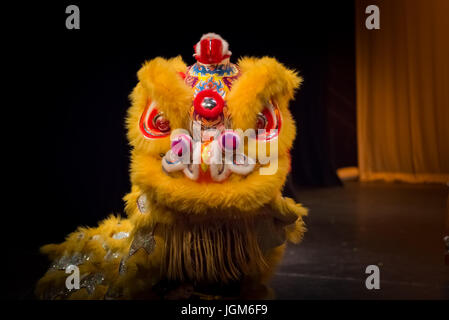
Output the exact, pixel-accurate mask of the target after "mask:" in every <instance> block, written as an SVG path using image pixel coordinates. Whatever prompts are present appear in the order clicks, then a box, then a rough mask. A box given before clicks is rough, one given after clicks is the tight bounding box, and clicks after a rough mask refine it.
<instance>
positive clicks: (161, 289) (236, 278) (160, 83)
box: [36, 57, 307, 299]
mask: <svg viewBox="0 0 449 320" xmlns="http://www.w3.org/2000/svg"><path fill="white" fill-rule="evenodd" d="M236 66H238V73H239V74H238V77H235V79H234V80H233V83H232V87H230V88H228V90H227V91H226V95H225V98H224V101H225V108H226V113H227V114H228V115H229V118H230V122H229V123H231V125H230V126H231V128H230V129H242V130H246V129H248V128H254V127H255V123H256V122H257V117H258V114H260V113H261V112H262V111H263V109H264V107H265V106H266V103H267V101H275V103H276V107H277V110H278V111H277V112H279V113H280V115H281V116H282V127H280V128H279V133H278V136H277V137H276V140H277V154H276V159H274V158H273V159H274V160H272V161H276V162H277V163H276V165H277V170H276V172H275V173H274V174H269V175H262V174H260V171H259V170H257V169H258V168H260V167H263V166H264V164H260V163H257V164H256V169H255V170H254V171H252V172H250V173H249V174H246V175H238V174H231V175H230V176H229V177H227V179H225V180H223V181H220V182H215V181H210V179H209V180H200V181H198V180H192V179H189V178H188V177H186V176H185V175H184V174H183V173H182V171H176V172H170V173H167V171H166V170H164V168H163V167H162V166H161V161H163V159H164V156H165V155H166V154H167V152H168V150H170V148H171V147H172V145H171V138H170V136H169V135H166V136H161V137H157V138H154V139H153V138H148V137H147V136H145V135H144V134H142V117H143V114H144V113H145V112H146V111H145V110H146V109H147V108H148V105H149V103H151V102H156V104H157V111H158V112H159V113H160V114H163V116H164V117H165V119H167V120H168V121H169V123H170V128H172V129H173V128H183V129H185V130H187V131H188V130H190V122H191V114H192V101H193V100H194V96H195V91H194V88H192V87H191V86H190V85H188V84H187V82H186V77H185V75H186V74H187V73H188V70H189V67H187V66H186V65H185V63H184V62H183V61H182V59H181V58H180V57H177V58H173V59H168V60H167V59H163V58H156V59H153V60H151V61H149V62H147V63H145V64H144V65H143V66H142V69H141V70H140V71H139V72H138V79H139V82H138V84H137V86H136V87H135V89H134V90H133V92H132V94H131V96H130V99H131V103H132V105H131V107H130V108H129V111H128V115H127V119H126V120H127V122H126V123H127V129H128V139H129V142H130V145H131V148H132V151H131V155H132V156H131V170H130V172H131V177H130V178H131V183H132V190H131V192H130V193H128V194H127V195H126V196H125V197H124V201H125V203H126V207H125V211H126V215H127V218H126V219H122V218H120V217H114V216H110V217H109V218H107V219H106V220H104V221H102V222H101V223H100V224H99V226H98V227H96V228H79V229H78V230H77V231H75V232H74V233H72V234H70V235H69V236H68V237H67V238H66V240H65V241H64V242H63V243H61V244H49V245H46V246H44V247H42V248H41V251H42V252H43V253H44V254H46V255H48V256H49V258H50V259H51V260H52V261H53V262H52V265H51V267H50V269H49V270H48V272H47V273H46V274H45V275H44V277H43V278H42V279H40V281H39V282H38V285H37V288H36V294H37V296H38V297H40V298H43V299H140V298H142V299H143V298H149V299H164V298H166V299H170V298H189V297H192V296H193V295H197V296H199V297H203V298H224V297H226V296H233V297H243V296H245V297H253V298H262V297H265V298H266V297H268V296H269V295H268V293H267V292H268V291H266V290H265V289H266V285H267V282H268V281H269V279H270V277H271V275H272V273H273V272H274V270H275V267H276V265H277V264H278V263H279V261H280V259H281V257H282V253H283V251H284V248H285V243H286V241H287V240H290V241H292V242H295V243H297V242H299V241H300V239H301V237H302V235H303V233H304V231H305V228H304V224H303V220H302V217H303V216H304V215H306V212H307V211H306V209H304V208H303V207H302V206H301V205H299V204H297V203H295V202H294V201H293V200H292V199H289V198H284V197H283V196H282V189H283V186H284V184H285V180H286V177H287V174H288V172H289V170H290V154H289V150H290V148H291V147H292V143H293V140H294V138H295V133H296V128H295V123H294V120H293V118H292V116H291V114H290V112H289V110H288V104H289V101H290V100H291V99H292V98H293V96H294V91H295V89H296V88H298V86H299V85H300V82H301V79H300V78H299V77H298V76H297V74H296V73H295V72H293V71H292V70H289V69H287V68H286V67H284V66H283V65H282V64H280V63H279V62H277V61H276V60H275V59H273V58H268V57H265V58H260V59H259V58H242V59H240V61H239V62H238V63H237V65H236ZM236 70H237V69H236ZM266 143H267V144H269V143H272V142H271V141H270V142H268V141H267V142H266ZM245 151H246V153H247V154H249V153H251V150H249V149H245ZM252 152H255V151H254V150H253V151H252ZM69 265H75V266H77V267H78V268H79V271H80V288H79V289H78V290H76V289H74V290H68V289H67V287H66V279H67V277H68V275H69V274H67V273H66V268H67V266H69ZM236 284H237V288H238V289H236V290H228V288H231V287H232V288H234V287H236ZM260 288H265V289H263V290H262V289H260ZM229 292H231V293H229Z"/></svg>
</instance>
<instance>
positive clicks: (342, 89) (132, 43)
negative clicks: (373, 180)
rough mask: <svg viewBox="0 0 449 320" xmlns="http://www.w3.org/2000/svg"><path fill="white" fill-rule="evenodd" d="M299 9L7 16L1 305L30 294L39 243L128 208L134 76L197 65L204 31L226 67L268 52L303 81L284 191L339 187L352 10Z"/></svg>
mask: <svg viewBox="0 0 449 320" xmlns="http://www.w3.org/2000/svg"><path fill="white" fill-rule="evenodd" d="M295 2H297V3H296V4H295V6H293V5H292V4H289V3H281V2H276V3H274V2H273V3H271V4H270V5H269V6H268V5H267V4H264V3H262V2H253V3H251V4H250V5H245V6H244V5H243V3H242V2H240V3H231V2H221V3H219V4H218V6H213V4H212V3H210V2H204V3H202V2H189V3H184V5H183V6H180V5H178V4H176V3H175V2H167V3H166V4H165V5H164V4H163V3H162V4H163V5H161V3H159V6H155V5H154V3H152V2H145V3H141V2H135V3H132V2H129V1H128V2H126V3H120V4H118V3H117V4H116V3H113V2H104V3H96V4H95V5H94V4H92V3H88V2H79V1H78V2H76V1H75V2H70V3H69V2H63V3H59V4H56V3H55V4H42V3H39V4H36V3H34V4H25V3H19V4H17V5H15V7H14V8H13V9H9V10H5V11H4V12H3V14H4V15H5V16H6V17H7V18H12V19H8V20H7V23H6V24H7V25H6V28H4V31H6V32H5V33H6V34H5V35H4V38H3V41H4V43H5V44H6V45H5V51H7V54H8V58H7V59H4V63H5V71H6V70H7V71H9V72H8V77H6V76H4V79H5V78H6V79H7V82H8V90H7V92H6V93H5V95H6V97H7V98H9V99H8V100H9V101H8V102H6V100H4V106H3V110H4V117H3V122H4V124H5V125H4V126H3V128H6V125H8V129H7V130H6V132H5V133H4V134H3V137H4V138H6V139H4V140H6V141H4V148H3V150H4V157H3V158H4V159H6V160H7V164H6V165H5V166H4V170H5V173H4V176H6V175H8V176H10V177H12V179H11V180H8V182H6V181H7V180H4V181H5V182H4V186H7V189H8V192H7V193H6V198H5V199H4V203H5V204H9V205H10V207H11V209H8V211H7V212H5V216H7V217H8V218H10V219H11V221H8V224H6V223H5V226H7V227H5V228H7V230H5V231H8V232H7V233H6V235H5V236H7V238H8V240H9V243H8V245H7V247H8V248H9V249H8V251H9V252H8V256H7V267H8V269H9V271H8V285H9V286H8V287H9V288H8V290H6V291H3V293H4V294H5V293H6V296H7V297H8V298H13V299H16V298H18V299H23V298H32V297H33V295H32V290H33V286H34V282H35V281H36V280H37V278H38V277H39V276H41V275H42V274H43V272H44V271H45V269H46V267H47V264H48V262H47V261H46V259H45V258H44V257H41V256H40V255H39V254H38V248H39V246H41V245H43V244H45V243H49V242H60V241H62V240H63V238H64V236H65V235H66V234H67V233H69V232H71V231H73V230H74V229H75V228H76V227H77V226H79V225H85V226H94V225H95V224H96V222H97V221H98V220H101V219H103V218H105V217H106V216H107V215H108V214H110V213H117V214H119V213H122V212H123V201H122V197H123V196H124V195H125V194H126V193H127V192H128V191H129V189H130V184H129V180H128V166H129V147H128V145H127V141H126V138H125V128H124V116H125V113H126V110H127V108H128V107H129V100H128V95H129V93H130V92H131V90H132V88H133V87H134V86H135V84H136V81H137V79H136V72H137V71H138V69H139V68H140V66H141V64H142V63H143V62H144V61H145V60H148V59H151V58H153V57H156V56H163V57H173V56H176V55H182V57H183V59H184V61H185V62H186V63H187V64H191V63H193V62H194V59H193V57H192V54H193V45H194V44H195V43H196V42H197V41H198V40H199V38H200V37H201V35H202V34H204V33H207V32H215V33H219V34H220V35H222V36H223V38H225V39H226V40H227V41H228V42H229V44H230V49H231V51H232V52H233V57H232V58H233V61H236V60H237V58H238V57H241V56H259V57H261V56H266V55H267V56H274V57H276V58H277V59H278V60H279V61H280V62H282V63H284V64H285V65H286V66H288V67H290V68H294V69H296V70H298V71H299V72H300V74H301V75H302V76H303V78H304V84H303V86H302V88H301V90H300V91H299V92H298V94H297V96H296V100H295V101H294V102H293V103H292V104H291V109H292V113H293V115H294V117H295V119H296V121H297V124H298V137H297V139H296V141H295V145H294V149H293V150H292V158H293V160H292V174H291V177H290V182H291V184H289V185H290V187H301V186H313V187H322V186H330V185H337V184H339V183H340V182H339V180H338V178H337V176H336V174H335V169H336V168H337V167H341V166H348V165H356V164H357V159H356V154H357V150H356V135H355V84H354V82H355V80H354V79H355V73H354V68H355V66H354V64H355V62H354V4H353V2H352V1H338V3H336V1H333V2H330V1H329V2H327V1H313V2H312V1H310V2H309V1H295ZM69 4H77V5H79V8H80V11H81V29H80V30H67V29H66V28H65V19H66V17H67V14H65V8H66V6H67V5H69ZM341 97H343V99H342V98H341ZM341 119H343V120H341ZM287 192H288V190H287Z"/></svg>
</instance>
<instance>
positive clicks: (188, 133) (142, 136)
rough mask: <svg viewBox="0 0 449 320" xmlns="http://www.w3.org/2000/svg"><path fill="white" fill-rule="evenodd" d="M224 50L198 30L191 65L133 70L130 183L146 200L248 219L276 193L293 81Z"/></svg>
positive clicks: (161, 63) (163, 62) (281, 70)
mask: <svg viewBox="0 0 449 320" xmlns="http://www.w3.org/2000/svg"><path fill="white" fill-rule="evenodd" d="M217 40H218V41H217ZM228 48H229V46H228V45H227V43H226V42H225V41H224V40H223V39H222V38H221V37H220V36H218V35H215V34H207V35H204V36H203V38H202V39H201V41H200V42H199V43H198V44H197V45H196V46H195V50H196V53H195V57H196V58H197V60H198V61H197V62H196V63H195V64H193V65H192V66H189V67H188V66H187V65H186V64H185V63H184V62H183V60H182V58H181V57H176V58H172V59H168V60H167V59H163V58H155V59H153V60H151V61H148V62H146V63H144V65H143V67H142V68H141V69H140V71H139V72H138V80H139V82H138V84H137V86H136V87H135V89H134V90H133V92H132V94H131V96H130V97H131V101H132V106H131V107H130V109H129V111H128V117H127V128H128V139H129V142H130V144H131V146H132V157H131V160H132V162H131V182H132V184H133V188H134V189H133V190H135V191H136V190H139V192H144V193H145V194H146V195H147V196H148V197H150V201H149V202H150V203H153V204H157V205H158V206H163V207H165V208H167V209H170V210H174V211H177V212H182V213H183V214H196V215H204V214H213V213H216V212H217V211H220V214H226V213H229V214H235V212H241V213H243V214H251V212H254V210H256V209H259V208H261V207H262V206H264V205H266V204H267V203H268V202H270V201H271V200H273V198H275V197H276V196H278V194H279V193H280V190H281V189H282V187H283V185H284V183H285V179H286V176H287V174H288V172H289V170H290V154H289V150H290V148H291V146H292V143H293V140H294V138H295V132H296V128H295V123H294V120H293V118H292V115H291V113H290V111H289V109H288V104H289V101H290V100H291V99H292V98H293V96H294V92H295V89H296V88H298V87H299V85H300V83H301V81H302V79H301V78H300V77H299V76H298V75H297V74H296V72H294V71H292V70H290V69H287V68H286V67H284V66H283V65H282V64H281V63H279V62H277V61H276V60H275V59H274V58H269V57H264V58H249V57H245V58H241V59H240V60H239V61H238V63H237V64H233V63H230V61H229V56H230V51H229V49H228ZM214 50H215V51H214ZM214 54H215V55H216V56H217V55H218V57H214ZM201 58H203V59H201ZM214 58H215V60H216V61H213V63H210V61H212V60H213V59H214ZM207 59H210V61H208V60H207ZM211 59H212V60H211ZM208 62H209V63H208ZM251 129H252V130H251ZM259 130H266V131H265V132H264V131H259ZM248 132H249V133H248ZM261 155H263V157H262V158H263V159H262V158H261ZM217 159H218V160H217ZM267 168H272V170H266V169H267ZM264 169H265V170H266V171H268V174H267V172H264ZM128 200H129V199H128Z"/></svg>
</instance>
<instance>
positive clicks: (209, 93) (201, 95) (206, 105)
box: [193, 89, 224, 119]
mask: <svg viewBox="0 0 449 320" xmlns="http://www.w3.org/2000/svg"><path fill="white" fill-rule="evenodd" d="M193 106H194V108H195V112H196V113H198V114H199V115H201V116H202V117H205V118H208V119H213V118H216V117H217V116H218V115H219V114H221V113H222V112H223V107H224V101H223V98H222V97H221V96H220V94H219V93H218V92H217V91H215V90H211V89H205V90H203V91H200V92H198V94H197V95H196V97H195V100H193Z"/></svg>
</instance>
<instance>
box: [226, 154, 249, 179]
mask: <svg viewBox="0 0 449 320" xmlns="http://www.w3.org/2000/svg"><path fill="white" fill-rule="evenodd" d="M227 163H228V166H229V169H230V170H231V171H232V172H234V173H237V174H240V175H243V176H246V175H247V174H249V173H250V172H252V171H253V170H254V167H255V166H256V162H255V161H254V159H252V158H249V157H247V156H245V155H244V154H243V153H240V154H237V155H236V159H235V161H234V160H233V159H228V161H227Z"/></svg>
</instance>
